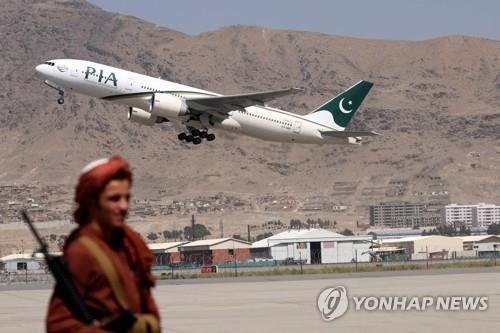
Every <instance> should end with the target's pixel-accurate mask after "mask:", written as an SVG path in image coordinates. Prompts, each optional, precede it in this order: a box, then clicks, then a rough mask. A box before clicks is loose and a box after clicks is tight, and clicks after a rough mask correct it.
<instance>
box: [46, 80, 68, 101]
mask: <svg viewBox="0 0 500 333" xmlns="http://www.w3.org/2000/svg"><path fill="white" fill-rule="evenodd" d="M43 83H45V84H46V85H48V86H49V87H51V88H52V89H55V90H57V93H58V94H59V98H58V99H57V104H64V89H63V88H61V87H59V86H58V85H57V84H55V83H54V82H52V81H49V80H45V81H43Z"/></svg>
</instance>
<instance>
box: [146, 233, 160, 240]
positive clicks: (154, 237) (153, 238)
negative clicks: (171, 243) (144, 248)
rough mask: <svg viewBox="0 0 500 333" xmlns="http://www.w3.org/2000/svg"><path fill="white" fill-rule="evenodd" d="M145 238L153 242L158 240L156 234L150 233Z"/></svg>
mask: <svg viewBox="0 0 500 333" xmlns="http://www.w3.org/2000/svg"><path fill="white" fill-rule="evenodd" d="M147 238H148V239H149V240H151V241H155V240H157V239H158V235H157V234H156V232H150V233H149V234H148V236H147Z"/></svg>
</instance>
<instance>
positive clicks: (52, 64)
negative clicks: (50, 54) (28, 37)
mask: <svg viewBox="0 0 500 333" xmlns="http://www.w3.org/2000/svg"><path fill="white" fill-rule="evenodd" d="M45 64H46V65H50V66H54V65H55V64H54V63H53V62H50V61H46V62H45Z"/></svg>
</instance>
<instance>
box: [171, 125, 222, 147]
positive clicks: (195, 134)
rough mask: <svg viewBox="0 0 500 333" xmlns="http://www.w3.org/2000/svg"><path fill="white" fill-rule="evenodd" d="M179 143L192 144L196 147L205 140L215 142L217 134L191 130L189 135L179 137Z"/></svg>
mask: <svg viewBox="0 0 500 333" xmlns="http://www.w3.org/2000/svg"><path fill="white" fill-rule="evenodd" d="M177 138H178V139H179V141H186V142H192V143H193V144H194V145H199V144H200V143H201V142H202V141H203V139H206V140H207V141H214V140H215V134H213V133H208V132H207V131H206V130H201V131H200V130H199V129H196V128H189V133H180V134H179V135H177Z"/></svg>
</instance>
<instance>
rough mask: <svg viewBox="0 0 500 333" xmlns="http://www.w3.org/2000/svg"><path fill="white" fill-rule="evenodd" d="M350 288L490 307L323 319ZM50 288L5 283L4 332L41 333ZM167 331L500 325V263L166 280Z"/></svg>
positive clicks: (162, 291) (158, 292)
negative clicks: (327, 292)
mask: <svg viewBox="0 0 500 333" xmlns="http://www.w3.org/2000/svg"><path fill="white" fill-rule="evenodd" d="M334 286H344V287H345V288H346V289H347V291H348V295H349V297H350V298H352V297H353V296H358V297H362V296H367V297H370V296H377V297H378V296H408V297H410V296H419V297H437V296H486V297H488V300H487V304H488V309H487V310H485V311H479V310H476V311H463V310H455V311H452V310H448V311H437V310H436V309H435V308H429V309H427V310H425V311H418V310H410V311H401V310H396V311H387V310H385V311H384V310H375V311H368V310H366V309H361V310H359V311H357V310H356V309H355V305H354V304H353V302H352V300H351V299H350V300H349V308H348V309H347V312H346V313H345V314H344V315H343V316H341V317H339V318H336V319H334V320H332V321H324V320H323V319H322V317H321V314H320V312H319V310H318V305H317V298H318V295H319V294H320V293H321V291H322V290H323V289H325V288H327V287H334ZM50 294H51V286H49V285H10V286H2V287H0V331H1V332H43V331H44V318H45V313H46V307H47V302H48V300H49V297H50ZM154 295H155V298H156V300H157V302H158V305H159V308H160V311H161V316H162V326H163V328H164V332H334V331H335V332H339V330H341V331H345V332H363V333H368V332H370V333H373V332H384V333H386V332H436V331H440V330H446V331H453V332H454V333H456V332H470V331H476V332H486V331H491V332H493V331H497V330H498V328H499V327H500V316H499V315H498V314H500V268H498V267H491V268H474V269H449V270H429V271H426V270H424V271H404V272H370V273H346V274H322V275H292V276H270V277H244V278H224V279H196V280H169V281H160V282H159V284H158V286H157V287H156V288H155V291H154Z"/></svg>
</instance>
